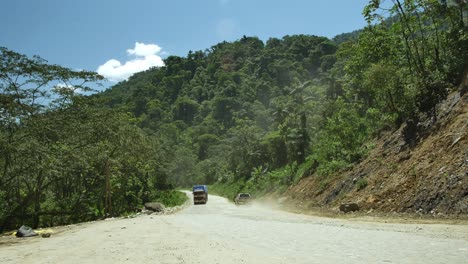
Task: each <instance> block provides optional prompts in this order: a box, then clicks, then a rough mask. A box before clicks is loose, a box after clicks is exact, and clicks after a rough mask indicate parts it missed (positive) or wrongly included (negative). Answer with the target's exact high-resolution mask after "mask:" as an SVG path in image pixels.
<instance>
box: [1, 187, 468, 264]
mask: <svg viewBox="0 0 468 264" xmlns="http://www.w3.org/2000/svg"><path fill="white" fill-rule="evenodd" d="M0 263H3V264H6V263H22V264H27V263H54V264H55V263H113V264H116V263H468V225H466V224H458V225H445V224H423V223H412V224H400V223H382V222H373V221H361V220H353V221H350V220H345V219H332V218H324V217H317V216H310V215H300V214H293V213H288V212H284V211H279V210H273V209H270V208H268V207H265V206H263V205H255V204H253V205H249V206H235V205H233V204H232V203H230V202H228V201H227V200H226V199H224V198H221V197H217V196H214V195H211V196H210V199H209V202H208V204H206V205H197V206H189V207H187V208H185V209H184V210H182V211H180V212H178V213H176V214H172V215H146V216H140V217H137V218H130V219H111V220H107V221H98V222H93V223H83V224H79V225H73V226H68V227H60V228H57V229H55V233H54V234H52V236H51V237H50V238H40V237H33V238H24V239H17V238H13V237H0Z"/></svg>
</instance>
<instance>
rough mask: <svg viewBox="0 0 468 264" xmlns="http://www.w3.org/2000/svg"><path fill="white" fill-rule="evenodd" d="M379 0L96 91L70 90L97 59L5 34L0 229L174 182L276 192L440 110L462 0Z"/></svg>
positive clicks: (461, 57)
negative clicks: (351, 23) (341, 30)
mask: <svg viewBox="0 0 468 264" xmlns="http://www.w3.org/2000/svg"><path fill="white" fill-rule="evenodd" d="M380 2H381V1H375V0H372V1H370V2H369V5H368V6H366V8H365V9H364V11H363V15H364V16H365V18H366V19H367V20H368V22H369V26H367V27H366V28H364V29H362V30H359V31H356V32H353V33H352V34H343V35H339V36H336V37H335V38H334V39H327V38H325V37H319V36H311V35H293V36H285V37H283V38H282V39H277V38H270V39H269V40H267V41H266V42H263V41H262V40H260V39H258V38H256V37H247V36H243V37H242V38H240V39H239V40H237V41H234V42H222V43H219V44H217V45H215V46H213V47H211V48H209V49H207V50H205V51H195V52H192V51H191V52H189V53H188V54H187V56H186V57H178V56H169V57H167V58H166V59H165V60H164V62H165V66H164V67H160V68H152V69H150V70H147V71H145V72H140V73H137V74H135V75H133V76H132V77H130V78H129V80H127V81H124V82H121V83H118V84H116V85H115V86H113V87H112V88H111V89H108V90H106V91H104V92H101V93H98V94H95V95H93V96H84V95H82V94H81V93H77V90H86V89H88V88H86V87H85V84H86V83H89V82H95V81H99V80H100V79H101V77H100V76H98V75H96V74H95V73H92V72H75V71H72V70H69V69H65V68H63V67H60V66H56V65H49V64H47V63H46V62H45V61H43V60H42V59H40V58H38V57H34V58H27V57H26V56H23V55H20V54H17V53H15V52H13V51H10V50H8V49H6V48H2V49H1V51H0V52H1V66H0V67H1V69H0V72H1V75H0V89H1V94H0V103H1V107H0V112H1V118H0V153H1V156H0V168H1V171H0V228H13V227H15V226H16V225H17V224H20V223H23V222H27V223H30V224H32V225H33V226H38V225H53V224H58V223H70V222H74V221H85V220H91V219H96V218H99V217H103V216H105V215H115V214H122V213H125V212H130V211H132V210H134V209H135V207H137V206H139V205H141V204H142V203H143V202H146V201H150V200H155V199H158V198H161V196H168V195H170V193H168V191H166V192H161V190H170V189H172V188H173V187H174V186H181V187H187V186H190V185H192V184H216V185H217V186H218V189H220V190H224V189H226V190H227V188H225V187H226V186H231V185H234V186H235V190H238V189H246V190H249V191H252V192H259V193H263V192H268V191H274V190H281V189H284V188H286V187H287V186H289V185H291V184H293V183H295V182H297V181H298V180H299V179H300V178H301V177H303V176H307V175H310V174H312V173H316V175H318V176H319V177H324V178H326V177H331V176H332V174H333V173H334V172H336V171H338V170H340V169H343V168H346V167H349V166H351V165H352V164H353V163H356V162H359V161H360V160H361V159H362V158H363V157H365V156H366V154H367V153H368V151H369V150H370V149H371V148H372V145H371V144H369V143H368V142H369V139H371V138H372V137H374V136H376V135H377V134H378V133H379V131H382V130H383V129H394V128H397V127H399V126H400V125H401V124H402V123H403V122H408V124H409V125H408V126H411V124H413V125H414V126H416V124H417V123H418V120H419V119H421V118H423V117H425V116H426V117H433V118H435V117H436V113H435V109H436V107H435V106H436V105H437V103H439V102H440V101H441V100H443V99H444V98H445V97H446V96H447V94H448V92H449V89H457V86H458V84H459V83H460V82H461V80H462V78H463V76H464V74H466V73H465V71H466V69H467V65H466V64H467V62H468V54H467V53H468V36H467V33H466V29H467V11H466V10H467V9H466V8H467V6H466V2H465V1H437V0H404V1H400V0H394V1H391V6H390V9H383V8H382V7H381V6H380ZM388 17H390V19H388ZM51 85H52V86H54V87H55V88H54V89H48V87H50V86H51ZM45 98H48V99H47V100H45ZM407 137H408V141H411V137H412V135H411V133H408V135H407ZM231 191H232V190H231Z"/></svg>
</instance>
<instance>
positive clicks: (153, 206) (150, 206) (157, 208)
mask: <svg viewBox="0 0 468 264" xmlns="http://www.w3.org/2000/svg"><path fill="white" fill-rule="evenodd" d="M145 208H146V210H149V211H153V212H157V213H160V212H164V210H166V208H165V207H164V204H162V203H145Z"/></svg>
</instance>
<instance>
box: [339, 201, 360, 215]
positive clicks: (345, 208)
mask: <svg viewBox="0 0 468 264" xmlns="http://www.w3.org/2000/svg"><path fill="white" fill-rule="evenodd" d="M340 211H342V212H345V213H348V212H354V211H359V206H358V205H357V203H345V204H341V205H340Z"/></svg>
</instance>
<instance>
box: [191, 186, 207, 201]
mask: <svg viewBox="0 0 468 264" xmlns="http://www.w3.org/2000/svg"><path fill="white" fill-rule="evenodd" d="M192 193H193V204H206V203H207V202H208V187H207V186H206V185H195V186H193V189H192Z"/></svg>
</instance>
